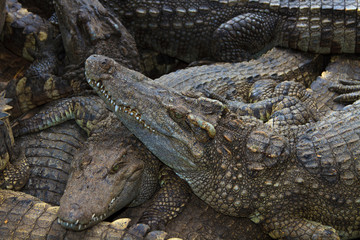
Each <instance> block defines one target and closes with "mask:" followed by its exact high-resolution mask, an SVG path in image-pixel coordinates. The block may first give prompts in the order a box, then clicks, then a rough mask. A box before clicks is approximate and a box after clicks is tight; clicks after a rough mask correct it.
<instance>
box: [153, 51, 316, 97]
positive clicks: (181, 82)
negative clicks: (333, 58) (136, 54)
mask: <svg viewBox="0 0 360 240" xmlns="http://www.w3.org/2000/svg"><path fill="white" fill-rule="evenodd" d="M322 60H323V58H322V57H321V56H320V55H312V54H304V53H299V52H295V51H292V50H289V49H282V48H273V49H272V50H270V51H268V52H267V53H265V54H264V55H263V56H261V57H260V58H258V59H256V60H251V61H248V62H241V63H216V64H212V65H205V66H199V67H190V68H186V69H182V70H178V71H176V72H173V73H170V74H167V75H164V76H162V77H160V78H158V79H155V81H156V82H158V83H161V84H163V85H166V86H168V87H171V88H174V89H177V90H181V91H190V90H192V91H195V90H197V91H200V90H204V89H206V90H209V91H211V92H214V93H216V94H218V95H220V96H223V97H224V98H230V99H234V98H235V99H241V100H243V101H245V102H249V101H250V94H249V92H250V89H251V87H252V86H253V84H254V83H255V82H257V81H259V80H274V81H276V83H280V82H283V81H296V82H300V83H302V84H304V85H305V86H310V84H311V83H312V82H313V81H314V79H315V78H316V77H317V76H318V75H319V73H320V71H321V67H322V65H323V61H322Z"/></svg>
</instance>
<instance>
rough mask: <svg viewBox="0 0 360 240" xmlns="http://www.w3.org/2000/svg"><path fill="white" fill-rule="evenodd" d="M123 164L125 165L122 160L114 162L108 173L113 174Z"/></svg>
mask: <svg viewBox="0 0 360 240" xmlns="http://www.w3.org/2000/svg"><path fill="white" fill-rule="evenodd" d="M124 166H125V163H124V162H117V163H115V164H114V165H113V166H112V167H111V169H110V171H109V173H110V174H115V173H117V172H118V171H119V170H120V169H121V168H123V167H124Z"/></svg>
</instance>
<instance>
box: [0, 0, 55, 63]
mask: <svg viewBox="0 0 360 240" xmlns="http://www.w3.org/2000/svg"><path fill="white" fill-rule="evenodd" d="M6 12H7V17H6V21H5V27H4V39H3V42H4V44H5V46H6V47H7V48H8V49H10V50H11V51H12V52H14V53H15V54H17V55H18V56H23V57H24V58H26V59H28V60H30V61H33V60H34V56H32V55H31V53H29V52H28V50H29V49H32V50H35V49H36V45H35V39H34V35H36V36H37V37H38V38H39V39H40V40H41V41H45V40H47V39H48V38H49V39H51V38H53V37H54V36H50V35H51V34H54V35H55V36H56V35H57V32H58V31H57V29H56V27H55V26H53V25H52V24H51V23H50V22H49V21H47V20H46V19H43V18H41V17H40V16H39V15H37V14H34V13H32V12H29V11H28V10H27V9H25V8H23V7H22V5H21V4H20V3H19V2H18V1H17V0H7V1H6ZM50 33H51V34H50Z"/></svg>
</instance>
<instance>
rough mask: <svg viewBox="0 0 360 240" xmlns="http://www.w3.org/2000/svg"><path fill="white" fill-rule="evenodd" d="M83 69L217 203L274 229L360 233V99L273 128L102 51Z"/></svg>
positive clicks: (311, 235)
mask: <svg viewBox="0 0 360 240" xmlns="http://www.w3.org/2000/svg"><path fill="white" fill-rule="evenodd" d="M85 69H86V72H85V74H86V77H87V80H88V82H89V84H90V85H91V86H92V87H93V88H94V90H95V91H97V92H98V94H99V96H100V97H101V98H102V99H103V100H104V101H105V103H106V104H107V106H108V107H109V108H110V109H111V110H112V111H114V112H115V114H116V116H117V117H118V118H119V119H120V120H121V121H122V122H123V123H124V125H125V126H126V127H127V128H128V129H129V130H130V131H131V132H133V133H134V135H135V136H137V137H138V138H139V139H140V140H141V141H142V142H143V143H144V144H145V145H146V146H147V147H148V149H149V150H150V151H151V152H153V153H154V154H155V155H156V156H157V157H158V158H159V159H160V160H161V161H162V162H163V163H164V164H166V165H167V166H169V167H170V168H171V169H173V170H174V172H175V173H176V174H177V175H178V176H179V177H181V178H182V179H184V180H185V181H186V182H187V183H188V184H189V185H190V187H191V189H192V191H193V192H194V193H195V195H197V196H198V197H199V198H200V199H202V200H203V201H205V202H206V203H207V204H208V205H210V206H211V207H212V208H214V209H215V210H217V211H219V212H221V213H223V214H226V215H230V216H237V217H249V218H250V219H251V220H252V221H254V222H255V223H259V224H261V226H262V228H263V229H264V231H265V232H266V233H268V234H269V235H270V236H271V237H272V238H296V239H340V236H341V237H343V238H355V237H359V236H360V229H359V220H358V218H357V217H356V216H357V215H358V213H359V210H360V209H359V198H358V195H357V193H358V192H359V190H360V189H359V187H360V186H359V184H358V178H357V175H358V170H357V166H358V161H359V159H360V158H359V149H360V148H359V147H360V146H359V144H360V142H359V129H360V102H359V101H358V102H355V103H354V104H352V105H349V106H347V107H345V108H344V109H343V110H341V111H330V112H329V113H328V115H327V117H326V119H325V120H320V121H317V122H314V123H307V124H304V125H301V126H292V127H291V128H286V129H282V128H273V127H272V124H271V123H270V124H269V123H267V122H266V123H264V122H263V121H260V120H257V119H256V118H254V117H252V116H241V115H238V114H235V113H233V112H231V111H230V110H229V108H228V107H227V106H226V105H225V104H223V103H221V102H219V101H217V100H214V99H209V98H205V97H190V96H186V95H184V94H182V93H180V92H178V91H175V90H174V89H171V88H168V87H166V86H163V85H160V84H158V83H156V82H154V81H152V80H149V79H147V78H146V77H144V76H143V75H142V74H140V73H138V72H135V71H132V70H129V69H126V68H124V67H123V66H121V65H120V64H118V63H116V62H115V61H114V60H112V59H110V58H106V57H103V56H97V55H93V56H91V57H89V58H88V59H87V61H86V63H85ZM130 113H131V114H130ZM335 229H336V230H335Z"/></svg>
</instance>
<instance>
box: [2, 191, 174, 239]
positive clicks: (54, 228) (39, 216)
mask: <svg viewBox="0 0 360 240" xmlns="http://www.w3.org/2000/svg"><path fill="white" fill-rule="evenodd" d="M58 208H59V207H54V206H51V205H50V204H48V203H45V202H42V201H40V200H39V199H38V198H35V197H33V196H30V195H28V194H25V193H21V192H14V191H11V190H0V219H1V221H0V238H1V239H14V240H15V239H16V240H17V239H67V240H71V239H73V240H77V239H104V240H105V239H119V240H120V239H129V240H139V239H165V237H166V235H167V234H166V233H165V232H163V231H149V226H147V225H146V224H135V225H133V226H131V227H129V226H128V225H129V222H130V219H129V218H122V219H118V220H115V221H113V222H102V223H99V224H98V225H97V226H95V227H93V228H90V229H87V230H85V231H82V232H75V231H71V230H67V229H64V228H62V227H61V226H60V225H59V224H57V222H56V218H57V211H58ZM173 240H175V239H173Z"/></svg>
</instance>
